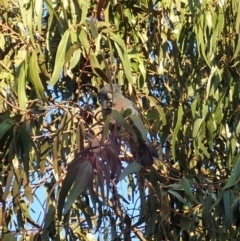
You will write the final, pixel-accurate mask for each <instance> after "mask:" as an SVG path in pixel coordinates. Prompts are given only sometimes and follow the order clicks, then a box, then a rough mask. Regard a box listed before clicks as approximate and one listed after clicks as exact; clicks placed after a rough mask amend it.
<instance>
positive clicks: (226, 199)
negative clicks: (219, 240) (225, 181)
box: [223, 189, 233, 229]
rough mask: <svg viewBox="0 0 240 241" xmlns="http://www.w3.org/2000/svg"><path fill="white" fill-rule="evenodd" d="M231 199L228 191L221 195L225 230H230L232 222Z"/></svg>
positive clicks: (230, 193) (230, 192)
mask: <svg viewBox="0 0 240 241" xmlns="http://www.w3.org/2000/svg"><path fill="white" fill-rule="evenodd" d="M232 203H233V197H232V191H231V190H230V189H228V190H226V191H225V192H224V194H223V204H224V211H225V225H226V228H227V229H231V228H232V222H233V209H232Z"/></svg>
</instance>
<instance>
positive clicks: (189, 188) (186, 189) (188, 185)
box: [182, 177, 198, 203]
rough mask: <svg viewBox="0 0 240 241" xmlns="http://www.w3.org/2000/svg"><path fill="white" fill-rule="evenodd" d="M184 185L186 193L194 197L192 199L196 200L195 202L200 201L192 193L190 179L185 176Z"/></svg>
mask: <svg viewBox="0 0 240 241" xmlns="http://www.w3.org/2000/svg"><path fill="white" fill-rule="evenodd" d="M182 186H183V189H184V191H185V192H186V194H187V195H188V196H189V197H191V198H192V201H194V202H195V203H198V201H197V200H196V198H195V197H194V196H193V194H192V190H191V186H190V183H189V180H188V179H187V178H185V177H184V178H183V179H182Z"/></svg>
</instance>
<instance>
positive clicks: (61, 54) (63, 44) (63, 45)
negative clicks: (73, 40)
mask: <svg viewBox="0 0 240 241" xmlns="http://www.w3.org/2000/svg"><path fill="white" fill-rule="evenodd" d="M69 36H70V31H69V30H68V29H67V30H66V31H65V33H64V34H63V36H62V39H61V41H60V43H59V45H58V49H57V54H56V58H55V64H54V70H53V74H52V77H51V79H50V81H49V84H50V85H55V84H56V83H57V81H58V79H59V78H60V75H61V72H62V69H63V65H64V62H65V55H66V53H67V49H68V45H69Z"/></svg>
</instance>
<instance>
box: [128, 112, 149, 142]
mask: <svg viewBox="0 0 240 241" xmlns="http://www.w3.org/2000/svg"><path fill="white" fill-rule="evenodd" d="M129 117H130V119H131V120H132V122H133V124H134V126H136V127H137V129H138V130H139V131H140V133H141V135H142V138H143V140H144V141H147V140H148V139H147V133H148V130H147V128H146V127H145V126H144V125H143V122H142V120H141V118H140V117H139V116H136V115H130V116H129Z"/></svg>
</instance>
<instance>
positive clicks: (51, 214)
mask: <svg viewBox="0 0 240 241" xmlns="http://www.w3.org/2000/svg"><path fill="white" fill-rule="evenodd" d="M55 212H56V211H55V207H54V206H53V205H50V206H49V207H48V211H47V214H46V215H45V217H44V221H45V222H44V226H43V230H42V239H43V240H45V239H46V238H47V237H48V231H49V227H50V225H51V224H52V223H53V222H54V218H55Z"/></svg>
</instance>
